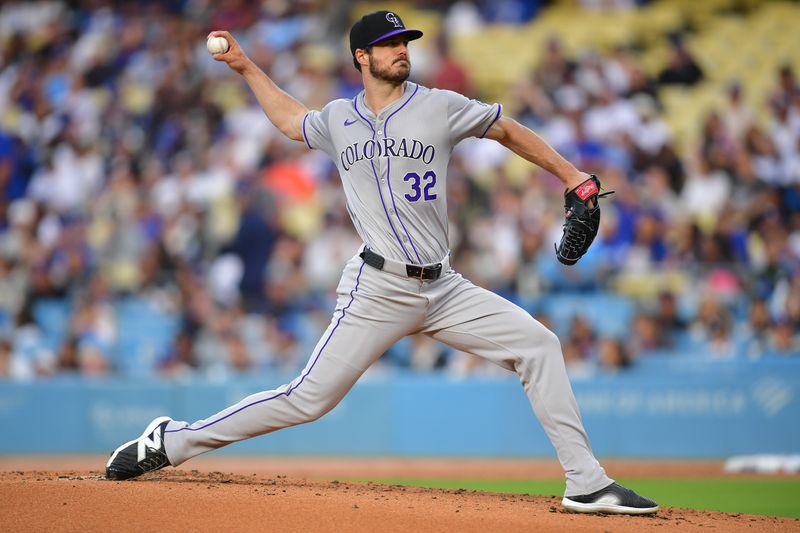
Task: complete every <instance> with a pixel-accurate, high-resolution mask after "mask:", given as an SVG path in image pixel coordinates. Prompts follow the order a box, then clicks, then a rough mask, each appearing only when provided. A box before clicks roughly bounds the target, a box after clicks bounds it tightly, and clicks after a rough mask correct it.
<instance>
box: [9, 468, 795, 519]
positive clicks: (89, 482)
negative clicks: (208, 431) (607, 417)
mask: <svg viewBox="0 0 800 533" xmlns="http://www.w3.org/2000/svg"><path fill="white" fill-rule="evenodd" d="M0 516H2V523H3V529H4V530H5V531H18V532H23V531H43V530H55V531H109V530H115V531H134V530H135V531H143V530H151V531H158V532H159V533H168V532H170V531H181V532H182V531H191V530H197V531H268V530H279V531H313V532H321V531H330V532H343V531H347V532H370V533H371V532H375V531H382V532H384V531H398V532H400V531H402V532H408V531H414V532H427V531H430V532H443V531H454V532H469V531H474V532H480V533H485V532H486V531H525V532H530V531H563V532H576V531H587V532H588V531H591V532H597V531H614V532H615V533H624V532H631V533H633V532H643V531H644V532H646V531H658V532H662V533H663V532H665V531H671V530H678V528H680V531H681V532H689V531H703V532H707V531H709V528H713V529H714V531H725V532H737V531H747V532H748V533H752V532H753V531H759V532H761V531H782V532H784V531H800V521H798V520H793V519H788V518H773V517H764V516H753V515H736V514H726V513H718V512H708V511H693V510H685V509H672V508H662V509H661V510H660V511H659V512H658V514H656V515H655V516H649V517H641V516H604V515H575V514H570V513H567V512H564V511H563V510H562V509H561V505H560V498H556V497H547V496H527V495H513V494H498V493H486V492H473V491H465V490H443V489H425V488H414V487H402V486H390V485H379V484H374V483H351V482H339V481H326V482H322V481H306V480H303V479H299V478H288V477H285V476H278V477H268V476H263V475H257V474H253V475H250V476H246V475H241V474H227V473H225V474H223V473H220V472H212V473H201V472H198V471H180V470H168V471H164V470H162V471H160V472H155V473H152V474H149V475H147V476H143V477H142V478H139V479H136V480H132V481H108V480H106V479H104V477H103V475H102V474H101V473H100V472H79V471H70V472H52V471H46V472H45V471H17V472H2V473H0Z"/></svg>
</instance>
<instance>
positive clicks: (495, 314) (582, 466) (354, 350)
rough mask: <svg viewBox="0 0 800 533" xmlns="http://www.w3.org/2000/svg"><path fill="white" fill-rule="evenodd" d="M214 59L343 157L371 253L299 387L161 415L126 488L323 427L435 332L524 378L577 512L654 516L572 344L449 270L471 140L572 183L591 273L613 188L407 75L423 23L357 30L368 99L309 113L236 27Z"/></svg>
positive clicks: (133, 448) (354, 266)
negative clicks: (236, 445) (453, 200)
mask: <svg viewBox="0 0 800 533" xmlns="http://www.w3.org/2000/svg"><path fill="white" fill-rule="evenodd" d="M210 36H213V37H224V38H225V39H226V40H227V41H228V43H229V47H228V50H227V51H226V52H224V53H216V54H214V56H213V57H214V59H215V60H217V61H224V62H225V63H227V64H228V66H229V67H230V68H231V69H233V70H234V71H236V72H237V73H239V74H240V75H241V76H242V77H243V78H244V79H245V81H246V82H247V84H248V85H249V86H250V89H251V90H252V91H253V93H254V94H255V96H256V97H257V99H258V102H259V103H260V105H261V107H262V108H263V110H264V112H265V113H266V115H267V118H268V119H269V120H270V121H272V123H273V124H274V125H275V126H276V127H277V128H278V129H279V130H280V131H281V132H283V134H284V135H286V136H287V137H289V138H291V139H294V140H296V141H298V142H302V143H304V144H305V145H306V146H308V148H309V149H312V150H322V151H323V152H325V153H326V154H327V155H328V156H330V158H331V159H332V160H333V161H334V162H335V164H336V166H337V168H338V170H339V174H340V176H341V179H342V184H343V186H344V191H345V194H346V198H347V208H348V211H349V213H350V216H351V218H352V221H353V225H354V226H355V229H356V231H357V232H358V234H359V236H360V237H361V239H362V240H363V242H364V244H363V245H362V246H361V248H360V249H359V250H358V251H357V253H356V254H355V255H354V256H353V257H352V258H351V259H350V260H349V261H348V262H347V264H346V265H345V267H344V271H343V273H342V278H341V281H340V282H339V286H338V289H337V293H338V299H337V303H336V309H335V310H334V313H333V317H332V319H331V322H330V325H329V326H328V328H327V330H326V331H325V333H324V334H323V335H322V337H321V338H320V340H319V343H318V344H317V346H316V348H315V349H314V351H313V353H312V354H311V356H310V358H309V360H308V364H307V365H306V367H305V369H304V370H303V371H302V372H301V374H300V375H299V376H298V377H297V378H296V379H295V380H293V381H292V382H291V383H287V384H285V385H283V386H281V387H279V388H277V389H275V390H271V391H265V392H260V393H257V394H254V395H252V396H249V397H247V398H245V399H243V400H242V401H240V402H239V403H237V404H236V405H233V406H231V407H228V408H227V409H224V410H223V411H220V412H219V413H216V414H214V415H211V416H210V417H208V418H206V419H204V420H199V421H197V422H194V423H191V424H189V423H186V422H179V421H175V420H172V419H171V418H168V417H160V418H157V419H156V420H154V421H153V422H151V423H150V424H149V425H148V427H147V428H146V429H145V431H144V433H143V434H142V435H141V436H140V437H139V438H138V439H135V440H132V441H130V442H127V443H125V444H123V445H122V446H120V447H119V448H117V449H116V450H115V451H114V452H113V454H112V455H111V458H110V459H109V461H108V463H107V465H106V475H107V477H109V478H111V479H128V478H132V477H135V476H138V475H140V474H143V473H145V472H149V471H153V470H157V469H159V468H163V467H165V466H167V465H172V466H177V465H179V464H181V463H183V462H184V461H186V460H188V459H190V458H192V457H194V456H196V455H199V454H201V453H204V452H207V451H209V450H213V449H215V448H220V447H222V446H225V445H227V444H230V443H232V442H237V441H240V440H243V439H248V438H251V437H255V436H258V435H263V434H265V433H270V432H272V431H276V430H279V429H282V428H286V427H289V426H294V425H297V424H303V423H306V422H311V421H313V420H316V419H317V418H319V417H321V416H322V415H324V414H325V413H327V412H328V411H330V410H331V409H333V407H334V406H336V404H337V403H339V401H340V400H341V399H342V398H343V397H344V395H345V394H347V392H348V391H349V390H350V388H351V387H352V386H353V385H354V384H355V383H356V381H357V380H358V379H359V377H360V376H361V375H362V374H363V373H364V371H366V370H367V368H369V366H370V365H371V364H372V363H374V362H375V361H376V360H377V359H378V358H379V357H380V356H381V355H382V354H383V353H384V352H385V351H386V350H387V349H388V348H389V347H390V346H392V345H393V344H394V343H395V342H396V341H397V340H399V339H401V338H402V337H404V336H406V335H410V334H418V333H421V334H425V335H429V336H430V337H432V338H434V339H436V340H438V341H441V342H443V343H445V344H448V345H450V346H452V347H454V348H456V349H458V350H461V351H464V352H469V353H473V354H476V355H478V356H480V357H484V358H486V359H488V360H490V361H492V362H494V363H496V364H498V365H500V366H502V367H504V368H507V369H508V370H511V371H513V372H516V373H517V374H518V375H519V378H520V381H521V383H522V386H523V388H524V390H525V392H526V394H527V396H528V399H529V400H530V402H531V406H532V407H533V410H534V412H535V414H536V416H537V418H538V419H539V422H540V423H541V424H542V426H543V427H544V430H545V431H546V433H547V435H548V437H549V438H550V441H551V442H552V444H553V446H554V447H555V449H556V453H557V455H558V459H559V461H560V462H561V464H562V466H563V468H564V471H565V473H566V490H565V496H564V498H563V500H562V504H563V506H564V507H565V508H566V509H568V510H571V511H576V512H607V513H625V514H648V513H654V512H656V511H657V510H658V505H657V504H656V503H655V502H653V501H651V500H649V499H647V498H643V497H641V496H639V495H638V494H636V493H635V492H633V491H631V490H629V489H627V488H625V487H622V486H620V485H619V484H617V483H615V482H614V481H613V480H612V479H610V478H609V477H608V476H607V475H606V472H605V471H604V470H603V468H602V467H601V466H600V464H599V463H598V461H597V459H595V457H594V455H593V454H592V450H591V448H590V446H589V440H588V438H587V436H586V432H585V431H584V428H583V423H582V421H581V416H580V413H579V412H578V405H577V403H576V401H575V397H574V396H573V393H572V389H571V387H570V383H569V380H568V378H567V373H566V370H565V366H564V360H563V356H562V353H561V346H560V343H559V341H558V338H557V337H556V335H555V334H554V333H553V332H551V331H549V330H548V329H547V328H545V327H544V326H543V325H542V324H540V323H539V322H537V321H536V320H534V319H533V318H532V317H531V316H530V315H529V314H528V313H527V312H525V311H524V310H523V309H521V308H519V307H517V306H516V305H514V304H512V303H510V302H508V301H506V300H504V299H503V298H501V297H500V296H498V295H496V294H494V293H492V292H490V291H488V290H485V289H483V288H481V287H477V286H475V285H473V284H472V283H471V282H470V281H469V280H467V279H465V278H464V277H462V276H461V275H460V274H459V273H458V272H456V271H455V270H453V268H452V267H451V265H450V260H449V240H448V219H447V196H446V191H447V187H446V185H447V165H448V162H449V160H450V155H451V153H452V150H453V147H454V146H455V145H456V144H457V143H458V142H459V141H460V140H462V139H464V138H466V137H470V136H473V137H486V138H489V139H493V140H495V141H497V142H499V143H501V144H502V145H504V146H506V147H507V148H508V149H510V150H512V151H513V152H514V153H516V154H518V155H519V156H521V157H523V158H525V159H526V160H528V161H530V162H532V163H534V164H536V165H539V166H540V167H542V168H544V169H545V170H547V171H549V172H551V173H552V174H554V175H555V176H558V177H559V178H560V179H561V180H562V181H563V182H564V186H565V189H566V190H567V191H568V192H567V193H566V194H565V203H566V223H565V228H564V235H563V237H562V240H561V243H560V244H559V246H558V247H557V250H556V256H557V258H558V259H559V260H560V261H561V262H563V263H566V264H573V263H575V262H576V261H577V260H578V259H579V258H580V256H581V255H583V253H584V252H585V251H586V249H587V248H588V247H589V245H590V244H591V242H592V239H593V238H594V236H595V234H596V233H597V226H598V224H599V220H600V206H599V204H598V197H599V196H600V195H599V186H600V184H599V181H598V180H597V178H596V177H594V176H589V175H587V174H584V173H581V172H579V171H578V170H577V169H576V168H575V167H574V166H573V165H572V164H571V163H569V162H568V161H567V160H566V159H564V158H563V157H561V156H560V155H559V154H558V153H556V152H555V151H554V150H553V149H552V148H550V146H548V145H547V144H546V143H545V142H544V141H543V140H542V139H541V138H539V137H538V136H537V135H536V134H535V133H533V132H532V131H531V130H529V129H527V128H525V127H523V126H521V125H520V124H519V123H517V122H516V121H514V120H513V119H512V118H509V117H506V116H503V110H502V107H501V106H500V105H499V104H493V105H488V104H485V103H482V102H479V101H475V100H470V99H468V98H466V97H464V96H462V95H460V94H457V93H454V92H451V91H445V90H437V89H430V88H428V87H423V86H421V85H418V84H416V83H412V82H409V81H407V79H408V76H409V72H410V69H411V62H410V55H409V49H408V42H409V41H411V40H414V39H419V38H420V37H422V32H421V31H419V30H414V29H407V28H406V27H405V25H404V24H403V21H402V20H401V18H400V17H399V16H398V15H397V14H395V13H392V12H388V11H377V12H374V13H370V14H368V15H365V16H364V17H363V18H361V19H360V20H358V21H357V22H356V23H355V24H354V25H353V27H352V28H351V30H350V51H351V52H352V55H353V64H354V66H355V68H356V69H358V70H359V71H360V72H361V77H362V80H363V83H364V90H363V91H361V92H360V93H359V94H358V95H357V96H356V97H355V98H354V99H352V100H346V99H340V100H335V101H333V102H331V103H329V104H328V105H326V106H325V107H324V108H323V109H322V110H321V111H315V110H309V109H307V108H306V107H305V106H304V105H303V104H301V103H300V102H298V101H297V100H295V99H294V98H293V97H291V96H290V95H288V94H287V93H285V92H284V91H282V90H281V89H280V88H278V87H277V86H276V85H275V84H274V83H273V81H272V80H271V79H270V78H269V77H268V76H267V75H266V74H265V73H264V72H263V71H262V70H261V69H259V68H258V67H257V66H256V65H255V64H254V63H253V62H252V61H251V60H250V59H249V58H248V57H247V55H245V53H244V51H243V50H242V49H241V48H240V46H239V44H238V43H237V42H236V40H235V39H234V38H233V37H232V36H231V35H230V33H228V32H225V31H214V32H212V33H211V34H210Z"/></svg>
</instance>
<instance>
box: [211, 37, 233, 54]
mask: <svg viewBox="0 0 800 533" xmlns="http://www.w3.org/2000/svg"><path fill="white" fill-rule="evenodd" d="M206 48H208V51H209V52H210V53H212V54H224V53H225V52H227V51H228V39H226V38H225V37H209V38H208V41H206Z"/></svg>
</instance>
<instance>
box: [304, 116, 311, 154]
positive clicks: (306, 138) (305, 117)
mask: <svg viewBox="0 0 800 533" xmlns="http://www.w3.org/2000/svg"><path fill="white" fill-rule="evenodd" d="M308 113H311V111H309V112H308ZM308 113H306V114H305V116H304V117H303V140H304V141H305V142H306V145H307V146H308V147H309V148H311V143H309V142H308V137H307V136H306V119H308ZM311 149H312V150H313V148H311Z"/></svg>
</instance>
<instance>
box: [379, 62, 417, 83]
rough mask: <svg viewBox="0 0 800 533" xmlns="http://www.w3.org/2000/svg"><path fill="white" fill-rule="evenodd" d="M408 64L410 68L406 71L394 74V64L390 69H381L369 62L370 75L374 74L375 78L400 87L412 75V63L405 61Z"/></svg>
mask: <svg viewBox="0 0 800 533" xmlns="http://www.w3.org/2000/svg"><path fill="white" fill-rule="evenodd" d="M405 61H406V63H408V68H407V69H405V70H402V69H401V70H398V71H396V72H392V70H391V69H392V67H393V66H394V63H392V64H391V65H389V68H386V69H382V68H379V67H378V65H376V64H375V63H374V62H372V61H370V62H369V73H370V74H372V77H373V78H376V79H379V80H381V81H385V82H389V83H394V84H395V85H400V84H401V83H403V82H404V81H406V80H407V79H408V76H409V74H411V61H409V60H408V59H406V60H405Z"/></svg>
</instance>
